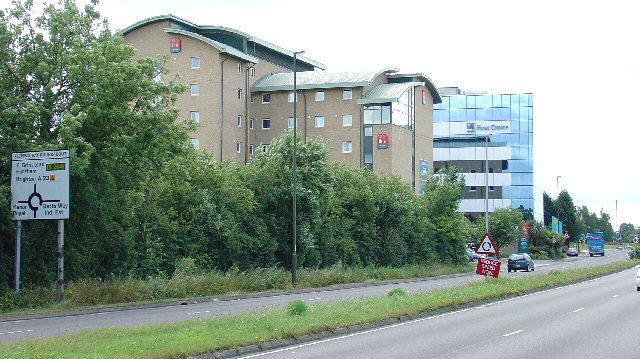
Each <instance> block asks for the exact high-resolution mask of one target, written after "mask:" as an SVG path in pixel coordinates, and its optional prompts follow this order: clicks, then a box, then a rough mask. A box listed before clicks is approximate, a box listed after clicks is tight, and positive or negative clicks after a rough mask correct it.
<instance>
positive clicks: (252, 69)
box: [249, 67, 256, 79]
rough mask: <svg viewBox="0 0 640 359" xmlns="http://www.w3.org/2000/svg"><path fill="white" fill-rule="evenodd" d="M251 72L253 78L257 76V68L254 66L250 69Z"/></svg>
mask: <svg viewBox="0 0 640 359" xmlns="http://www.w3.org/2000/svg"><path fill="white" fill-rule="evenodd" d="M249 74H250V75H251V78H252V79H255V78H256V68H255V67H252V68H251V69H249Z"/></svg>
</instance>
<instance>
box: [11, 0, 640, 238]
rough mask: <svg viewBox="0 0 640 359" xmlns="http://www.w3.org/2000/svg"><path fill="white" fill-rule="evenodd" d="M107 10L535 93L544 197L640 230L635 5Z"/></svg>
mask: <svg viewBox="0 0 640 359" xmlns="http://www.w3.org/2000/svg"><path fill="white" fill-rule="evenodd" d="M34 2H35V3H36V4H38V3H42V0H34ZM87 2H88V1H87V0H77V3H78V4H80V5H81V4H86V3H87ZM9 3H10V2H9V1H8V0H0V7H1V8H5V7H7V6H9ZM97 9H98V11H99V12H100V13H101V14H102V16H103V17H105V18H107V19H108V20H109V24H110V28H111V29H112V30H114V31H115V30H120V29H123V28H125V27H127V26H129V25H131V24H133V23H135V22H137V21H140V20H143V19H146V18H149V17H153V16H158V15H166V14H173V15H175V16H178V17H181V18H183V19H185V20H188V21H190V22H193V23H195V24H198V25H216V26H226V27H230V28H233V29H236V30H239V31H242V32H244V33H248V34H250V35H252V36H255V37H257V38H260V39H262V40H264V41H267V42H270V43H272V44H275V45H277V46H279V47H282V48H285V49H287V50H290V51H301V50H304V51H305V54H304V56H305V57H307V58H310V59H312V60H315V61H318V62H320V63H323V64H324V65H326V67H327V70H347V71H360V70H380V69H383V68H388V67H394V68H398V69H400V71H401V72H405V73H414V72H418V73H423V74H425V75H427V76H428V77H429V78H431V80H432V81H433V82H434V83H435V85H436V86H438V87H449V86H453V87H459V88H461V89H463V90H486V91H488V92H489V93H493V94H498V93H525V92H526V93H533V101H534V103H533V105H534V120H533V121H534V176H535V178H534V182H535V187H536V188H537V189H538V190H540V191H543V192H546V193H547V194H548V195H549V196H551V197H552V198H554V199H555V198H557V195H558V193H559V191H561V190H566V191H568V193H569V194H570V195H571V197H572V198H573V201H574V204H575V205H576V206H587V207H588V208H589V210H590V211H591V212H594V213H596V214H597V215H598V216H599V214H600V211H601V210H604V212H605V213H607V214H609V215H610V218H611V224H612V225H613V226H614V228H616V227H617V226H619V225H620V224H622V223H632V224H634V225H636V226H638V225H640V190H638V185H637V184H636V183H637V182H640V181H639V180H640V170H639V169H638V161H637V160H636V157H635V156H636V154H637V153H638V152H640V151H638V150H637V147H638V146H640V141H637V135H638V134H639V133H640V118H639V116H640V115H639V113H638V112H636V111H634V110H633V109H634V108H635V107H634V103H636V104H638V103H640V101H639V97H640V96H639V95H640V46H639V44H640V42H639V41H638V35H640V21H638V20H637V14H638V12H637V11H636V10H637V9H638V5H636V4H635V1H633V0H629V1H627V0H608V1H593V0H582V1H577V0H576V1H572V0H567V1H558V0H555V1H548V0H536V1H533V0H529V1H517V0H509V1H502V0H482V1H477V0H471V1H469V0H457V1H442V0H438V1H433V0H417V1H409V0H395V1H379V0H368V1H361V0H348V1H345V0H341V1H337V0H324V1H320V2H318V1H313V2H311V1H304V0H272V1H269V0H262V1H258V0H182V1H175V0H135V1H133V0H127V1H124V0H102V1H100V3H99V4H98V6H97Z"/></svg>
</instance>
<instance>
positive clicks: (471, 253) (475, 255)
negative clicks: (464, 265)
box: [467, 249, 487, 262]
mask: <svg viewBox="0 0 640 359" xmlns="http://www.w3.org/2000/svg"><path fill="white" fill-rule="evenodd" d="M486 257H487V255H486V254H478V253H476V252H475V251H473V250H471V249H467V259H469V262H475V261H477V260H478V258H486Z"/></svg>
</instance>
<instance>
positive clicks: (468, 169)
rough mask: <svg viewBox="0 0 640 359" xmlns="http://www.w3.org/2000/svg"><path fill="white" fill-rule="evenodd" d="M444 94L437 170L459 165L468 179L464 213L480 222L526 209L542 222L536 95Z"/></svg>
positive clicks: (438, 112)
mask: <svg viewBox="0 0 640 359" xmlns="http://www.w3.org/2000/svg"><path fill="white" fill-rule="evenodd" d="M440 91H441V93H442V94H443V99H442V103H440V104H436V105H434V161H435V162H434V168H435V170H438V169H440V168H442V167H447V166H455V167H456V168H458V170H459V171H460V173H462V174H463V175H464V177H465V181H466V187H465V188H464V191H463V194H462V197H463V200H462V202H461V204H460V211H461V212H464V213H465V214H467V215H469V216H470V217H473V218H477V217H479V216H481V215H484V213H485V211H488V212H489V213H491V212H493V211H495V210H496V209H497V208H500V207H512V208H520V207H522V209H524V210H526V211H527V212H529V213H531V214H532V215H533V217H534V219H535V220H537V221H542V216H543V208H542V194H541V193H540V191H538V190H536V188H535V186H534V176H533V95H532V94H530V93H522V94H497V95H491V94H487V93H486V92H470V91H466V92H465V91H462V90H460V89H459V88H456V87H449V88H440ZM487 198H488V199H487Z"/></svg>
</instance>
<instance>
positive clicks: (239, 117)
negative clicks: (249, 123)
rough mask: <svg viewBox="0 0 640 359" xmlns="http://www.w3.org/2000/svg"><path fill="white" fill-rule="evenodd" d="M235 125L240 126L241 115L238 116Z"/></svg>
mask: <svg viewBox="0 0 640 359" xmlns="http://www.w3.org/2000/svg"><path fill="white" fill-rule="evenodd" d="M236 123H237V124H238V127H241V126H242V115H238V118H237V119H236Z"/></svg>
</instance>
